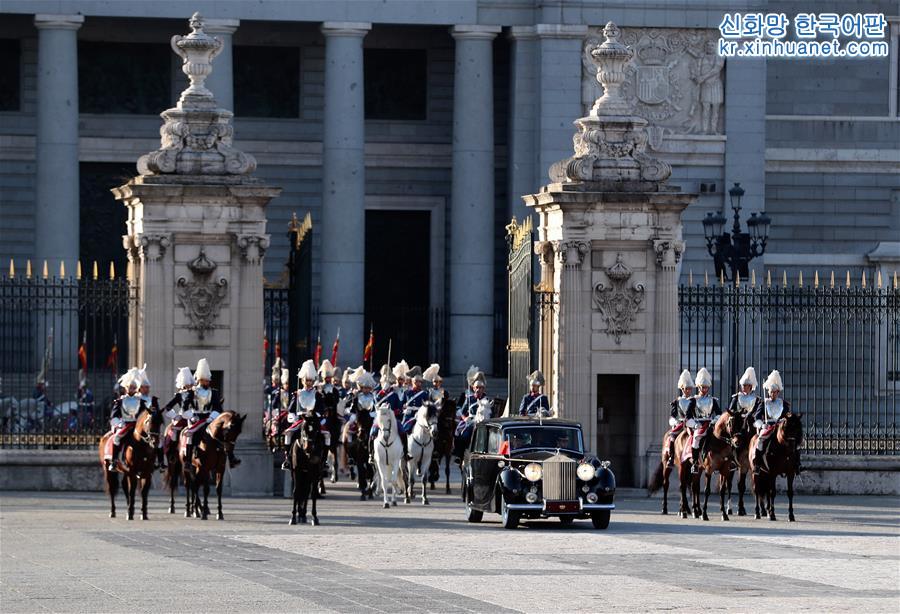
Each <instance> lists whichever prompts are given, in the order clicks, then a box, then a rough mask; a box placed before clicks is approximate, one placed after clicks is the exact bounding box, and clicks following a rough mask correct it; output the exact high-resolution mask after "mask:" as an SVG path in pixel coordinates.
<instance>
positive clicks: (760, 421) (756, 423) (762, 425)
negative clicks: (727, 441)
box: [753, 420, 766, 429]
mask: <svg viewBox="0 0 900 614" xmlns="http://www.w3.org/2000/svg"><path fill="white" fill-rule="evenodd" d="M765 425H766V423H765V422H763V421H762V420H757V421H756V422H754V423H753V426H755V427H756V428H758V429H761V428H762V427H764V426H765Z"/></svg>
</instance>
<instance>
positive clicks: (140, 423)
mask: <svg viewBox="0 0 900 614" xmlns="http://www.w3.org/2000/svg"><path fill="white" fill-rule="evenodd" d="M162 423H163V417H162V412H160V411H158V410H147V409H143V410H141V412H140V413H139V414H138V416H137V419H136V420H135V423H134V429H133V430H132V431H131V433H130V434H129V435H127V436H126V438H125V439H124V440H123V441H122V445H123V446H124V449H123V450H122V459H123V460H124V462H122V461H119V462H118V467H117V469H118V471H109V469H108V468H107V463H106V461H105V460H104V459H103V456H104V451H105V449H106V442H107V440H108V439H109V438H110V437H112V436H113V434H112V432H109V433H106V434H105V435H104V436H103V437H101V438H100V445H99V451H100V465H101V466H102V467H103V473H104V476H105V477H106V490H107V492H108V493H109V517H110V518H115V517H116V494H117V493H118V492H119V473H122V490H123V491H124V492H125V500H126V502H127V503H128V520H134V504H135V492H136V491H137V487H138V483H140V485H141V519H142V520H147V519H148V516H147V495H148V494H149V493H150V487H151V485H152V478H153V470H154V469H155V467H156V448H157V445H158V444H159V429H160V428H161V427H162Z"/></svg>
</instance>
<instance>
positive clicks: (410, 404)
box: [400, 367, 430, 435]
mask: <svg viewBox="0 0 900 614" xmlns="http://www.w3.org/2000/svg"><path fill="white" fill-rule="evenodd" d="M408 375H409V380H410V381H411V382H412V387H411V388H410V389H409V391H408V392H407V394H406V399H405V402H404V404H403V417H402V421H401V423H400V428H401V429H402V430H403V432H404V433H406V434H407V435H408V434H409V433H411V432H412V429H413V426H414V425H415V422H416V413H417V412H418V411H419V408H420V407H422V405H424V404H425V403H426V402H428V400H429V397H430V394H429V391H428V390H426V389H425V376H424V375H423V374H422V369H421V368H420V367H413V368H412V370H411V371H410V372H409V373H408Z"/></svg>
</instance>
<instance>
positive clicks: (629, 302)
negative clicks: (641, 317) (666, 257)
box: [594, 254, 644, 344]
mask: <svg viewBox="0 0 900 614" xmlns="http://www.w3.org/2000/svg"><path fill="white" fill-rule="evenodd" d="M606 276H607V277H609V282H610V285H609V286H606V285H605V284H603V282H600V283H598V284H597V285H596V286H594V307H595V308H596V309H598V310H599V311H600V313H601V315H602V316H603V320H604V321H605V322H606V334H607V335H612V336H613V337H615V338H616V344H621V343H622V335H627V334H630V333H631V324H632V322H634V319H635V317H636V316H637V312H638V310H639V309H640V306H641V303H642V302H643V300H644V286H643V284H640V283H637V282H635V283H632V284H629V283H628V281H629V279H630V278H631V269H629V268H628V267H627V266H626V265H625V262H624V259H623V257H622V254H616V263H615V264H614V265H612V266H611V267H609V268H608V269H606Z"/></svg>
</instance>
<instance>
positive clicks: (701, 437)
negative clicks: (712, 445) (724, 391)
mask: <svg viewBox="0 0 900 614" xmlns="http://www.w3.org/2000/svg"><path fill="white" fill-rule="evenodd" d="M694 385H695V386H696V387H697V389H698V390H699V391H700V394H698V395H696V396H695V397H694V404H693V405H692V406H691V407H689V408H688V413H687V420H686V423H687V426H688V428H689V429H690V431H691V473H699V472H700V463H701V462H702V461H703V459H704V457H705V455H706V445H705V444H706V436H707V435H708V433H709V426H710V424H713V423H715V421H716V420H717V419H718V417H719V416H720V415H721V414H722V409H721V408H720V407H719V399H717V398H715V397H714V396H712V395H711V394H709V391H710V388H711V387H712V375H710V373H709V371H707V370H706V368H705V367H704V368H701V369H700V370H699V371H697V379H696V380H695V381H694Z"/></svg>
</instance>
